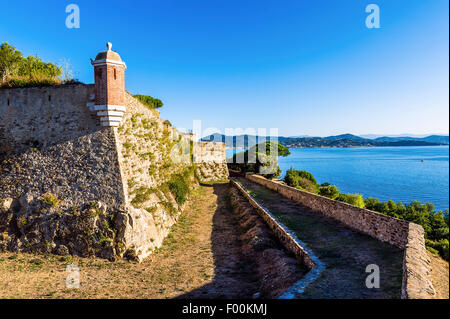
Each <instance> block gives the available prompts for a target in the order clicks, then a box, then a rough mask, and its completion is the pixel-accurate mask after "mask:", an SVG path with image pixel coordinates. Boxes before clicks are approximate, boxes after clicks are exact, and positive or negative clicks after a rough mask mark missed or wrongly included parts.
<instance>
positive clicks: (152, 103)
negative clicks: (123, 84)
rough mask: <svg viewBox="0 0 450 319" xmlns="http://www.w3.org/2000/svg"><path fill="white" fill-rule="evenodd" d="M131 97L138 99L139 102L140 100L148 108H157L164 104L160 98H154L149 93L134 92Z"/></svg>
mask: <svg viewBox="0 0 450 319" xmlns="http://www.w3.org/2000/svg"><path fill="white" fill-rule="evenodd" d="M133 97H134V98H135V99H138V100H139V102H141V103H142V104H144V105H145V106H147V107H148V108H150V109H158V108H160V107H162V106H163V105H164V104H163V102H162V101H161V100H160V99H157V98H154V97H152V96H150V95H143V94H136V95H133Z"/></svg>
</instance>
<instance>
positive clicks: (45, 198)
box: [42, 192, 61, 207]
mask: <svg viewBox="0 0 450 319" xmlns="http://www.w3.org/2000/svg"><path fill="white" fill-rule="evenodd" d="M42 202H44V203H46V204H48V205H51V206H53V207H57V206H59V204H60V203H61V201H60V200H59V199H58V197H57V196H56V195H53V194H52V193H50V192H48V193H45V194H44V195H42Z"/></svg>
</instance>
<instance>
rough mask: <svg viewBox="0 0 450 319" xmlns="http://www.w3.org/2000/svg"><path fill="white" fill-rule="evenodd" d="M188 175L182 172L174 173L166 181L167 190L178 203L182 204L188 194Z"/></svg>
mask: <svg viewBox="0 0 450 319" xmlns="http://www.w3.org/2000/svg"><path fill="white" fill-rule="evenodd" d="M187 179H188V177H186V176H184V175H183V174H174V175H172V177H171V178H170V180H169V182H168V186H169V190H170V192H171V193H172V194H173V196H174V197H175V201H176V202H177V204H178V205H182V204H184V203H185V202H186V200H187V195H188V194H189V191H190V190H189V182H188V180H187Z"/></svg>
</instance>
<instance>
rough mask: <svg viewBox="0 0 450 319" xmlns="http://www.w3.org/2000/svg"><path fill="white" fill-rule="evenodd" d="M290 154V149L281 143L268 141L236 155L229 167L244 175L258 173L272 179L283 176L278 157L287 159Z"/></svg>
mask: <svg viewBox="0 0 450 319" xmlns="http://www.w3.org/2000/svg"><path fill="white" fill-rule="evenodd" d="M289 154H291V152H290V151H289V149H288V148H286V147H285V146H283V145H281V144H280V143H278V142H275V141H266V142H263V143H259V144H256V145H254V146H252V147H251V148H250V149H248V150H247V151H245V152H239V153H236V154H234V155H233V158H232V160H231V163H228V167H229V168H230V169H234V170H238V171H241V172H242V173H258V174H260V175H262V176H265V177H266V178H269V179H271V178H275V177H278V176H280V174H281V169H280V167H279V166H278V156H283V157H285V156H288V155H289Z"/></svg>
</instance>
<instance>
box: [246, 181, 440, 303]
mask: <svg viewBox="0 0 450 319" xmlns="http://www.w3.org/2000/svg"><path fill="white" fill-rule="evenodd" d="M245 177H246V178H247V179H249V180H251V181H253V182H255V183H257V184H260V185H263V186H265V187H267V188H268V189H271V190H273V191H276V192H278V193H280V194H281V195H283V196H284V197H286V198H289V199H291V200H294V201H296V202H298V203H299V204H301V205H304V206H306V207H308V208H310V209H312V210H313V211H316V212H317V213H320V214H324V215H326V216H328V217H331V218H333V219H335V220H338V221H339V222H341V223H343V224H345V225H346V226H348V227H350V228H352V229H355V230H357V231H360V232H362V233H364V234H367V235H370V236H372V237H374V238H377V239H379V240H380V241H384V242H388V243H390V244H391V245H394V246H396V247H399V248H401V249H404V260H403V284H402V298H407V299H426V298H430V296H432V295H433V294H434V288H433V285H432V283H431V280H430V277H429V275H430V271H431V270H430V261H429V258H428V256H427V253H426V249H425V239H424V230H423V228H422V227H421V226H420V225H417V224H414V223H410V222H407V221H404V220H400V219H397V218H393V217H389V216H385V215H382V214H380V213H377V212H374V211H370V210H368V209H363V208H359V207H356V206H352V205H349V204H346V203H342V202H339V201H336V200H332V199H329V198H326V197H323V196H319V195H315V194H312V193H308V192H305V191H302V190H299V189H296V188H294V187H290V186H287V185H284V184H281V183H279V182H275V181H271V180H268V179H266V178H264V177H261V176H258V175H254V174H246V175H245Z"/></svg>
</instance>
